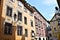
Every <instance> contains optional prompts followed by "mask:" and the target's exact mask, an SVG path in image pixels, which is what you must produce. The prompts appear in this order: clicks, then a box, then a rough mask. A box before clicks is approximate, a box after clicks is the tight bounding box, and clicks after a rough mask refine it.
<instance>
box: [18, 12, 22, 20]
mask: <svg viewBox="0 0 60 40" xmlns="http://www.w3.org/2000/svg"><path fill="white" fill-rule="evenodd" d="M18 20H19V21H22V13H21V12H19V11H18Z"/></svg>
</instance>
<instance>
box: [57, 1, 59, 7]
mask: <svg viewBox="0 0 60 40" xmlns="http://www.w3.org/2000/svg"><path fill="white" fill-rule="evenodd" d="M57 3H58V6H59V8H60V0H57Z"/></svg>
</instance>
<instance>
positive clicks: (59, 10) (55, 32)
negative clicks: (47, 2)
mask: <svg viewBox="0 0 60 40" xmlns="http://www.w3.org/2000/svg"><path fill="white" fill-rule="evenodd" d="M56 1H57V3H58V7H55V9H56V12H55V15H54V16H53V18H52V19H51V21H50V25H51V28H52V37H53V40H60V0H56Z"/></svg>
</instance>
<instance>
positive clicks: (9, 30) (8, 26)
mask: <svg viewBox="0 0 60 40" xmlns="http://www.w3.org/2000/svg"><path fill="white" fill-rule="evenodd" d="M4 34H6V35H12V24H10V23H7V22H6V23H5V27H4Z"/></svg>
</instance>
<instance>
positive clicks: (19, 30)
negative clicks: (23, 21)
mask: <svg viewBox="0 0 60 40" xmlns="http://www.w3.org/2000/svg"><path fill="white" fill-rule="evenodd" d="M17 35H22V26H17Z"/></svg>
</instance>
